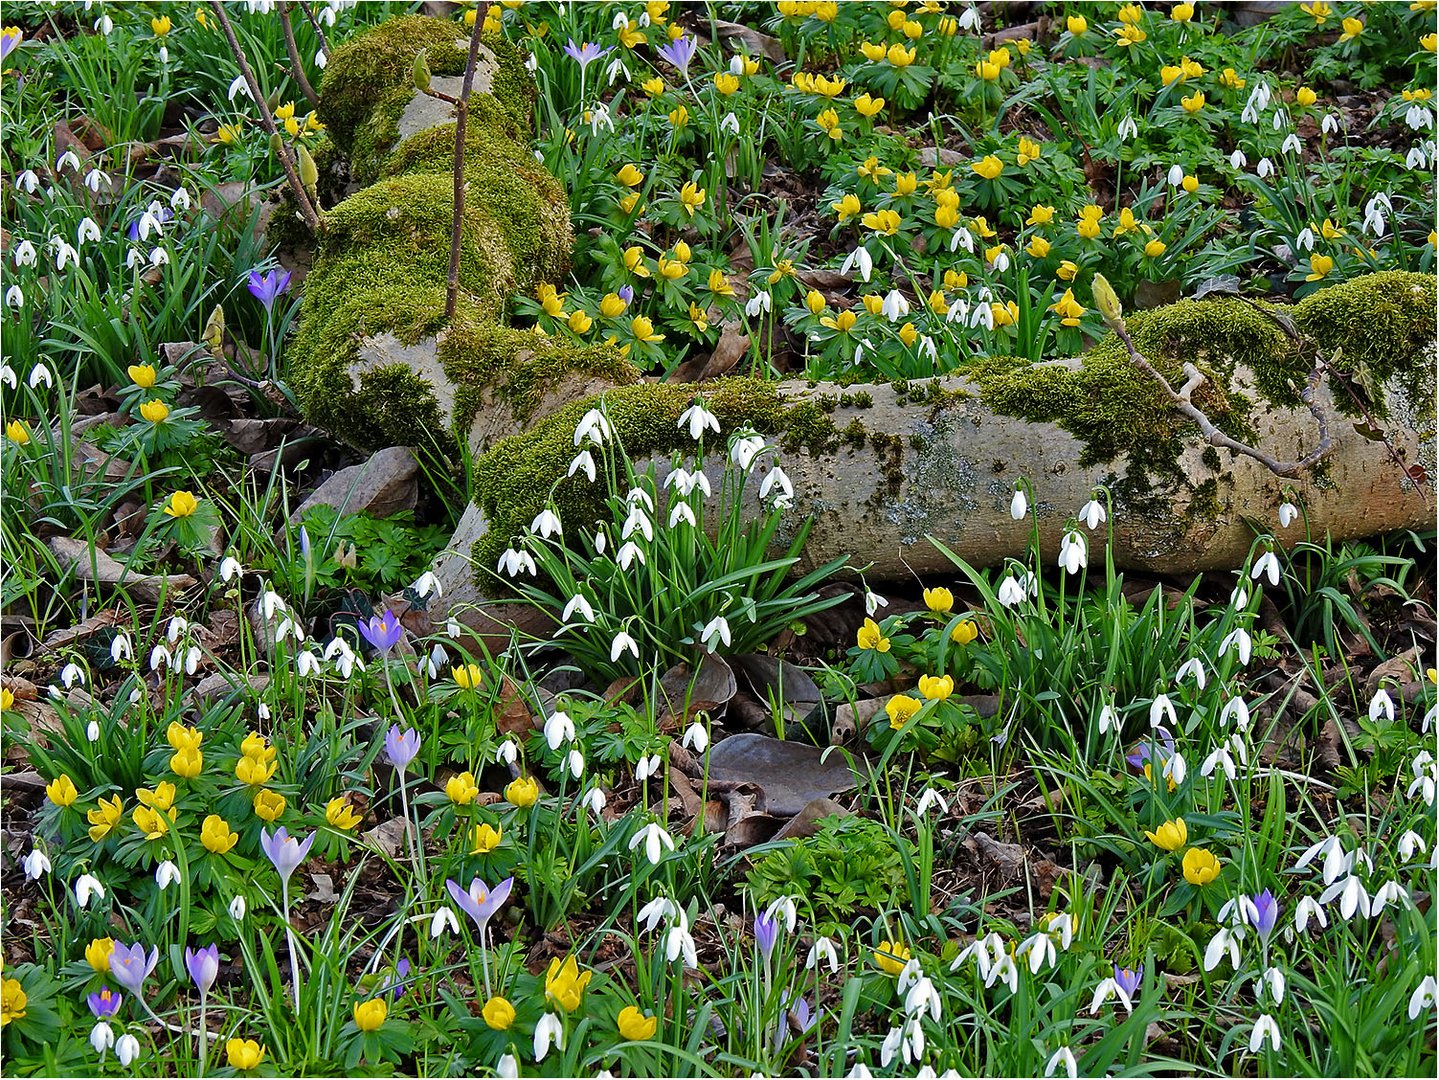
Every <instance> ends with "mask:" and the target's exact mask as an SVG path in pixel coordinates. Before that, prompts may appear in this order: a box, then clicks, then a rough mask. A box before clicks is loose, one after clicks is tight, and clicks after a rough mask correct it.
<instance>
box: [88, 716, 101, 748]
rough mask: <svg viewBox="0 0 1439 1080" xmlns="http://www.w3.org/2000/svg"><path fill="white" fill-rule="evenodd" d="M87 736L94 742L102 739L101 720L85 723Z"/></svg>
mask: <svg viewBox="0 0 1439 1080" xmlns="http://www.w3.org/2000/svg"><path fill="white" fill-rule="evenodd" d="M85 738H87V739H89V740H90V741H91V742H92V743H93V742H99V741H100V722H99V721H98V720H91V721H90V722H89V723H88V724H86V725H85Z"/></svg>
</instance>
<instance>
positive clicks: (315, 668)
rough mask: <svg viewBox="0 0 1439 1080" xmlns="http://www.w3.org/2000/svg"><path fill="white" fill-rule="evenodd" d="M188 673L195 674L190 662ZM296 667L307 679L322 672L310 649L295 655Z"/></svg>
mask: <svg viewBox="0 0 1439 1080" xmlns="http://www.w3.org/2000/svg"><path fill="white" fill-rule="evenodd" d="M185 667H186V671H187V672H188V674H191V675H193V674H195V673H194V671H190V670H189V664H188V663H187V664H186V665H185ZM295 669H296V671H297V672H298V674H299V676H300V678H302V679H307V678H309V677H310V676H311V675H318V674H319V672H320V659H319V657H317V656H316V655H315V654H314V653H312V652H311V651H310V650H309V649H301V650H300V652H299V653H298V654H297V655H296V657H295Z"/></svg>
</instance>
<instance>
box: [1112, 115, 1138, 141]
mask: <svg viewBox="0 0 1439 1080" xmlns="http://www.w3.org/2000/svg"><path fill="white" fill-rule="evenodd" d="M1116 132H1117V134H1118V135H1119V137H1120V138H1121V139H1123V140H1124V141H1125V142H1128V141H1129V140H1130V139H1137V138H1139V125H1138V124H1137V123H1135V120H1134V117H1132V116H1126V117H1125V118H1124V119H1123V120H1121V121H1119V127H1118V128H1117V129H1116Z"/></svg>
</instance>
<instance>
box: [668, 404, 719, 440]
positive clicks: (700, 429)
mask: <svg viewBox="0 0 1439 1080" xmlns="http://www.w3.org/2000/svg"><path fill="white" fill-rule="evenodd" d="M675 426H676V427H678V428H679V429H680V430H681V431H683V430H685V429H686V428H688V429H689V433H690V438H691V439H693V440H694V441H695V442H699V441H700V439H701V438H703V437H704V433H705V432H706V431H713V432H714V433H715V434H716V435H718V434H719V433H720V425H719V417H717V416H716V415H715V414H714V413H712V412H710V411H709V410H708V409H706V408H705V407H704V402H702V401H696V402H695V403H694V404H693V405H691V406H690V407H689V408H688V409H686V410H685V411H684V412H682V413H680V418H679V422H678V423H677V424H676V425H675Z"/></svg>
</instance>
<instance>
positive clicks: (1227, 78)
mask: <svg viewBox="0 0 1439 1080" xmlns="http://www.w3.org/2000/svg"><path fill="white" fill-rule="evenodd" d="M1219 81H1220V83H1221V84H1222V85H1224V86H1227V87H1228V88H1229V89H1230V90H1243V89H1244V80H1243V79H1241V78H1240V77H1239V76H1238V74H1236V73H1235V71H1234V69H1233V68H1225V69H1224V70H1223V71H1222V72H1220V73H1219Z"/></svg>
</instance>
